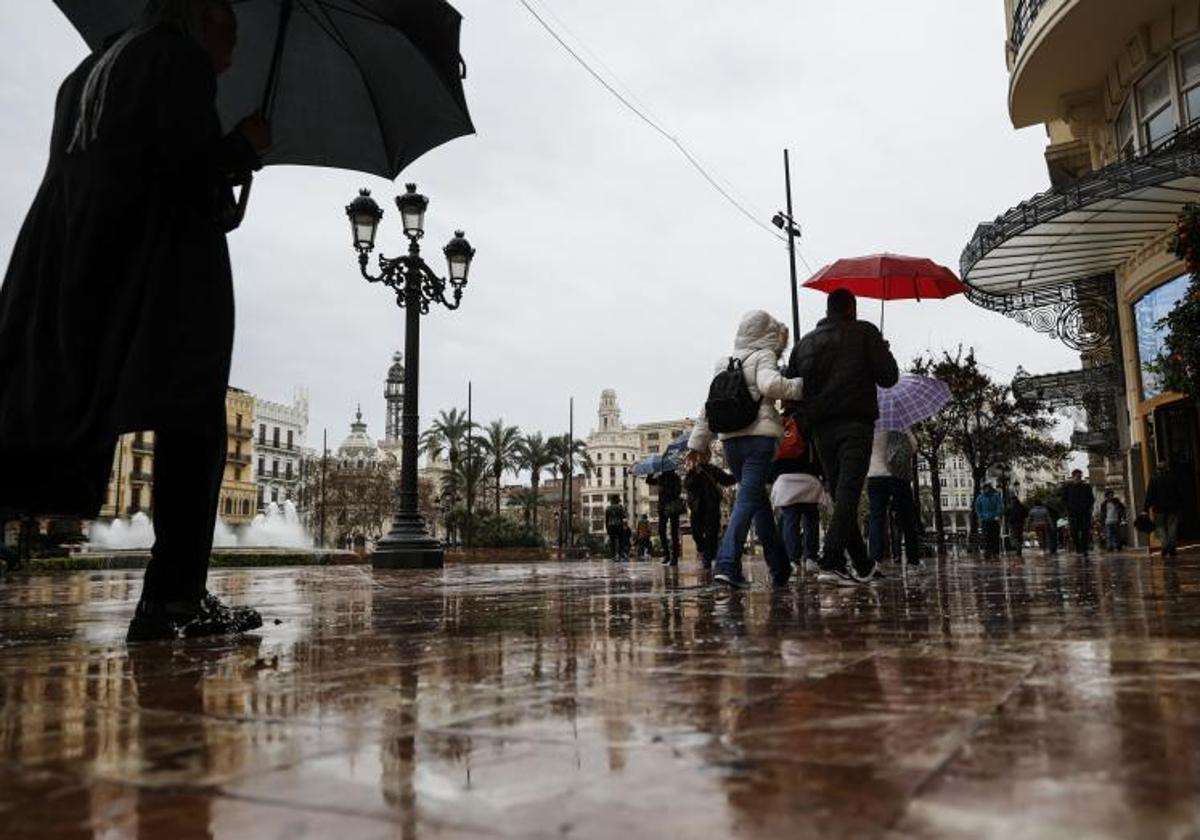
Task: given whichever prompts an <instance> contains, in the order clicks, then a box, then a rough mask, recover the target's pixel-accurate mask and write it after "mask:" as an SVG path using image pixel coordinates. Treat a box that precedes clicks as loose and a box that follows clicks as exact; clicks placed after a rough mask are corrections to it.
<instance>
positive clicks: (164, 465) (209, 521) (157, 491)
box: [142, 402, 227, 602]
mask: <svg viewBox="0 0 1200 840" xmlns="http://www.w3.org/2000/svg"><path fill="white" fill-rule="evenodd" d="M205 414H206V416H207V418H208V419H207V420H197V421H195V422H189V423H185V424H179V425H163V426H161V427H160V428H158V429H155V430H154V504H153V508H154V548H153V549H152V550H151V552H150V563H149V565H148V566H147V567H146V581H145V584H144V586H143V587H142V597H143V598H145V599H147V600H152V601H158V602H173V601H196V600H198V599H200V598H201V597H203V595H204V590H205V583H206V581H207V579H208V557H209V554H210V553H211V552H212V540H213V526H214V525H215V524H216V521H217V501H218V498H219V496H220V493H221V476H222V474H223V473H224V471H225V447H226V445H227V438H226V428H225V406H224V403H223V402H222V404H221V405H220V406H216V407H214V408H213V409H210V410H209V411H207V412H205Z"/></svg>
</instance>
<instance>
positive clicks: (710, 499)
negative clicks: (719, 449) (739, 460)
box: [646, 463, 737, 570]
mask: <svg viewBox="0 0 1200 840" xmlns="http://www.w3.org/2000/svg"><path fill="white" fill-rule="evenodd" d="M683 484H684V488H685V489H686V490H687V503H688V516H689V518H690V520H691V524H692V541H693V542H695V543H696V554H697V555H698V556H699V558H700V566H701V568H703V569H705V570H708V569H711V568H712V565H713V563H714V562H716V559H717V549H718V548H719V547H720V545H721V502H722V501H723V500H724V498H725V488H726V487H732V486H733V485H735V484H737V479H736V478H734V477H733V476H732V475H730V474H729V473H727V472H725V470H723V469H721V468H720V467H718V466H716V465H714V464H711V463H708V464H696V465H695V466H694V467H692V469H690V470H688V474H687V478H686V479H684V482H683ZM646 528H647V530H649V528H650V525H649V523H647V524H646Z"/></svg>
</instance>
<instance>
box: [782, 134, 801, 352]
mask: <svg viewBox="0 0 1200 840" xmlns="http://www.w3.org/2000/svg"><path fill="white" fill-rule="evenodd" d="M783 181H784V185H785V187H786V188H787V214H788V217H787V241H788V261H789V266H790V267H791V273H792V342H793V343H794V342H797V341H799V340H800V291H799V289H798V288H797V281H796V237H795V236H794V235H793V233H792V230H793V225H792V167H791V161H790V160H789V158H788V150H787V149H784V150H783Z"/></svg>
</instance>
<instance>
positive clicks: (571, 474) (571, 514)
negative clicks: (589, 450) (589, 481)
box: [567, 397, 575, 549]
mask: <svg viewBox="0 0 1200 840" xmlns="http://www.w3.org/2000/svg"><path fill="white" fill-rule="evenodd" d="M567 464H568V466H567V548H568V549H569V548H571V547H572V546H573V545H574V543H575V540H574V537H575V398H574V397H571V409H570V420H569V421H568V426H567Z"/></svg>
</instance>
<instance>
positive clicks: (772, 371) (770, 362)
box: [754, 353, 804, 400]
mask: <svg viewBox="0 0 1200 840" xmlns="http://www.w3.org/2000/svg"><path fill="white" fill-rule="evenodd" d="M756 361H757V365H756V367H755V371H754V386H755V387H756V388H758V392H759V393H760V394H762V395H763V397H765V398H766V399H768V400H798V399H800V398H801V397H803V396H804V380H803V379H800V378H796V379H787V378H785V377H784V376H783V374H781V373H780V372H779V368H777V367H775V360H774V359H773V358H772V357H771V355H770V354H768V353H764V354H762V355H761V356H760V358H759V359H757V360H756Z"/></svg>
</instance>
